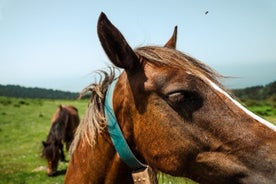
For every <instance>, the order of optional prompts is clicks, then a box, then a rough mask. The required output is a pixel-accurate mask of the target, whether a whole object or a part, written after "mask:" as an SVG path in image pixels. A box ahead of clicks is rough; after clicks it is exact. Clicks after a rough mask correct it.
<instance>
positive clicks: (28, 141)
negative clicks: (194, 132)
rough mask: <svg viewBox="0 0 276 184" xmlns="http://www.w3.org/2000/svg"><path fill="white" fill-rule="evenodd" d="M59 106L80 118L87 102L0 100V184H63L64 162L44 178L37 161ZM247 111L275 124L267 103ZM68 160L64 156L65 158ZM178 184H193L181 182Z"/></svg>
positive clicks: (41, 163)
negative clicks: (75, 110)
mask: <svg viewBox="0 0 276 184" xmlns="http://www.w3.org/2000/svg"><path fill="white" fill-rule="evenodd" d="M59 104H71V105H74V106H75V107H77V108H78V109H79V114H80V117H82V115H83V114H84V111H85V109H86V107H87V100H76V101H73V100H72V101H68V100H67V101H65V100H34V99H22V98H6V97H0V184H37V183H43V184H44V183H45V184H59V183H63V181H64V173H65V171H66V167H67V164H68V163H61V164H60V165H59V168H58V169H59V171H60V172H59V173H60V175H58V176H56V177H51V178H50V177H47V175H46V171H45V170H41V168H42V169H43V168H44V167H45V166H46V161H45V160H43V159H41V158H40V150H41V148H42V144H41V141H42V140H45V139H46V136H47V134H48V131H49V129H50V120H51V117H52V115H53V113H54V112H55V111H56V109H57V106H58V105H59ZM251 110H253V111H255V112H257V113H259V114H261V115H263V116H264V117H265V118H266V119H268V120H270V121H272V122H274V123H275V122H276V110H275V108H274V107H271V106H269V105H268V104H262V105H260V104H257V105H255V106H254V105H252V107H251ZM67 159H68V155H67ZM162 180H163V181H162V182H161V183H169V182H168V180H170V181H172V182H171V183H180V182H179V181H180V180H178V179H172V178H170V177H164V178H162ZM181 183H187V184H188V183H189V184H191V183H193V182H189V181H185V182H184V181H182V182H181Z"/></svg>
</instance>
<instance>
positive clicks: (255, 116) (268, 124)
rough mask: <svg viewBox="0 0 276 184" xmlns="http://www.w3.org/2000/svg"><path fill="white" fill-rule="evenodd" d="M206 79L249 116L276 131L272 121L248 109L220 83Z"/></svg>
mask: <svg viewBox="0 0 276 184" xmlns="http://www.w3.org/2000/svg"><path fill="white" fill-rule="evenodd" d="M205 80H207V81H208V82H209V84H210V85H211V86H212V87H213V88H214V89H215V90H217V91H218V92H220V93H221V94H223V95H224V96H225V97H227V98H228V99H230V100H231V101H232V102H233V103H234V104H235V105H236V106H237V107H239V108H240V109H241V110H243V111H244V112H245V113H246V114H248V115H249V116H251V117H252V118H254V119H255V120H257V121H258V122H260V123H262V124H264V125H265V126H267V127H268V128H270V129H272V130H274V131H275V132H276V126H275V125H273V124H272V123H270V122H268V121H266V120H264V119H263V118H261V117H260V116H257V115H256V114H254V113H252V112H251V111H249V110H248V109H246V108H245V107H244V106H242V105H241V104H240V103H239V102H237V101H236V100H235V99H233V98H232V97H231V96H230V95H229V94H228V93H226V92H225V91H224V90H222V89H221V88H220V87H219V86H218V85H216V84H215V83H214V82H212V81H211V80H209V79H208V78H205Z"/></svg>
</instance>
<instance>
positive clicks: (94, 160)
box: [65, 132, 133, 184]
mask: <svg viewBox="0 0 276 184" xmlns="http://www.w3.org/2000/svg"><path fill="white" fill-rule="evenodd" d="M84 173H85V174H84ZM74 181H78V183H109V184H111V183H133V181H132V177H131V170H130V169H129V168H128V167H127V166H126V165H125V164H124V163H123V162H122V161H121V159H120V158H119V156H118V154H117V153H116V151H115V149H114V146H113V145H112V143H111V140H110V138H109V135H108V134H107V132H105V133H104V132H103V133H102V134H99V135H98V136H97V143H96V144H95V145H94V146H93V147H92V146H91V145H89V144H88V143H87V142H86V140H84V139H81V140H80V143H79V144H78V146H77V148H76V150H75V151H74V153H73V155H72V159H71V164H70V165H69V167H68V169H67V174H66V179H65V183H74Z"/></svg>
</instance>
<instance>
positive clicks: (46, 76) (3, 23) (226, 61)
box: [0, 0, 276, 92]
mask: <svg viewBox="0 0 276 184" xmlns="http://www.w3.org/2000/svg"><path fill="white" fill-rule="evenodd" d="M101 11H103V12H105V13H106V14H107V16H108V17H109V19H110V20H111V21H112V22H113V23H114V24H115V25H116V26H117V27H118V28H119V29H120V30H121V31H122V33H123V34H124V36H125V37H126V39H127V40H128V41H129V43H130V44H131V46H133V47H137V46H142V45H150V44H153V45H163V44H164V43H165V42H166V41H167V39H168V38H169V37H170V36H171V34H172V31H173V27H174V26H175V25H178V45H177V48H178V49H179V50H181V51H183V52H185V53H188V54H190V55H192V56H194V57H196V58H198V59H200V60H201V61H203V62H204V63H207V64H208V65H210V66H211V67H213V68H214V69H215V70H217V71H218V72H220V73H221V74H223V75H227V76H234V77H237V78H233V79H227V80H225V81H223V82H224V84H226V86H227V87H229V88H239V87H246V86H252V85H264V84H267V83H269V82H272V81H274V80H276V1H275V0H231V1H230V0H228V1H226V0H190V1H186V0H139V1H130V0H121V1H120V0H117V1H110V0H97V1H96V0H87V1H83V0H75V1H72V0H0V84H18V85H22V86H27V87H43V88H52V89H62V90H69V91H75V92H79V91H81V90H82V89H83V88H84V87H86V86H87V85H88V84H89V83H90V82H92V81H93V80H94V77H93V75H91V73H92V72H93V71H95V70H98V69H103V68H105V67H106V66H108V64H109V61H108V59H107V57H106V56H105V54H104V52H103V50H102V48H101V45H100V43H99V41H98V37H97V33H96V25H97V19H98V16H99V14H100V12H101ZM206 11H209V13H208V14H207V15H205V12H206Z"/></svg>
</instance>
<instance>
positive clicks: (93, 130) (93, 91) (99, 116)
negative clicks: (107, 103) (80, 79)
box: [70, 67, 116, 154]
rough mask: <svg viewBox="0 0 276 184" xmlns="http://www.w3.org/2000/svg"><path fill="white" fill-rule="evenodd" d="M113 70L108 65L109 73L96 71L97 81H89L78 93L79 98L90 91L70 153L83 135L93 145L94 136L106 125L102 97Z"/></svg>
mask: <svg viewBox="0 0 276 184" xmlns="http://www.w3.org/2000/svg"><path fill="white" fill-rule="evenodd" d="M115 71H116V68H115V67H109V73H108V72H106V71H103V70H99V71H97V72H96V73H97V74H98V76H99V81H98V82H97V83H96V82H95V83H91V84H90V85H89V86H87V87H86V88H85V89H83V90H82V92H81V93H80V98H82V97H83V96H85V95H86V94H87V93H90V102H89V104H88V108H87V110H86V112H85V114H84V117H83V118H82V120H81V122H80V124H79V126H78V128H77V130H76V133H75V137H74V140H73V142H72V144H71V146H70V153H71V154H72V153H73V152H74V150H75V149H76V147H77V145H78V143H79V141H80V139H81V138H83V137H85V140H86V141H87V142H88V144H89V145H90V146H93V145H95V143H96V142H95V139H96V136H97V135H98V134H100V133H101V132H102V131H103V130H104V128H105V127H106V119H105V116H104V99H105V93H106V91H107V89H108V87H109V85H110V84H111V83H112V82H113V81H114V79H115Z"/></svg>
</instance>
